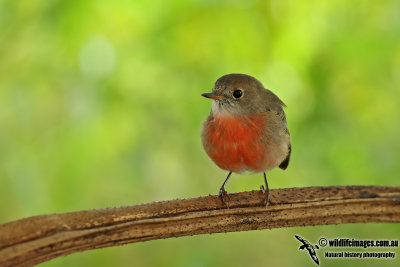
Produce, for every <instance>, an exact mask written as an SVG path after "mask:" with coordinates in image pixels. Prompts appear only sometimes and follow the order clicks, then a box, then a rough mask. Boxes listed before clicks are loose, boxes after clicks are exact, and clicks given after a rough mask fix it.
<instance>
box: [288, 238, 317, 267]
mask: <svg viewBox="0 0 400 267" xmlns="http://www.w3.org/2000/svg"><path fill="white" fill-rule="evenodd" d="M294 236H295V237H296V239H297V240H299V241H300V242H301V243H303V245H301V246H300V247H299V249H302V250H304V249H306V250H307V251H308V254H309V255H310V257H311V259H312V260H313V261H314V262H315V263H316V264H317V265H319V259H318V257H317V253H316V252H315V250H316V249H319V247H318V245H315V246H313V245H312V244H311V243H310V242H308V241H307V240H305V239H303V238H301V237H300V236H298V235H294Z"/></svg>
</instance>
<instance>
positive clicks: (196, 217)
mask: <svg viewBox="0 0 400 267" xmlns="http://www.w3.org/2000/svg"><path fill="white" fill-rule="evenodd" d="M230 196H231V200H229V206H230V208H229V209H226V208H225V206H224V205H223V204H222V202H221V200H220V199H219V198H218V197H217V196H206V197H198V198H192V199H181V200H171V201H163V202H154V203H149V204H142V205H136V206H127V207H119V208H109V209H101V210H87V211H77V212H69V213H60V214H48V215H40V216H34V217H30V218H25V219H21V220H18V221H13V222H9V223H6V224H2V225H0V265H1V266H31V265H33V264H38V263H40V262H44V261H47V260H50V259H53V258H56V257H58V256H61V255H67V254H71V253H73V252H77V251H84V250H89V249H95V248H103V247H110V246H116V245H122V244H128V243H134V242H141V241H147V240H153V239H160V238H169V237H178V236H188V235H198V234H205V233H220V232H234V231H247V230H255V229H265V228H269V229H270V228H280V227H293V226H307V225H327V224H342V223H357V222H400V187H388V186H347V187H310V188H289V189H277V190H271V205H270V206H268V208H266V207H265V206H264V205H262V202H263V195H262V194H261V192H260V191H252V192H241V193H235V194H231V195H230Z"/></svg>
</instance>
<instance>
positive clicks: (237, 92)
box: [233, 89, 243, 98]
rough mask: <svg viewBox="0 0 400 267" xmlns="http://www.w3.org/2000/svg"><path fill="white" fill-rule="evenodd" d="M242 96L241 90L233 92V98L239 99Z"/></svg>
mask: <svg viewBox="0 0 400 267" xmlns="http://www.w3.org/2000/svg"><path fill="white" fill-rule="evenodd" d="M242 96H243V91H242V90H239V89H238V90H235V91H233V97H234V98H241V97H242Z"/></svg>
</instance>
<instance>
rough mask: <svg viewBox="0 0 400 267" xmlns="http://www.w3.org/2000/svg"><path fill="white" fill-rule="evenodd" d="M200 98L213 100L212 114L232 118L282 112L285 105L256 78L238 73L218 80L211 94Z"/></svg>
mask: <svg viewBox="0 0 400 267" xmlns="http://www.w3.org/2000/svg"><path fill="white" fill-rule="evenodd" d="M202 96H204V97H207V98H211V99H213V100H214V101H213V105H212V113H213V114H229V115H232V116H236V115H246V114H252V113H260V112H265V111H272V110H273V111H282V107H283V106H285V104H284V103H283V102H282V101H281V100H280V99H279V98H278V97H277V96H276V95H275V94H274V93H272V92H271V91H270V90H268V89H265V88H264V86H263V85H262V84H261V82H260V81H258V80H257V79H256V78H254V77H252V76H249V75H246V74H240V73H232V74H227V75H224V76H222V77H221V78H219V79H218V80H217V81H216V82H215V85H214V88H213V90H212V92H211V93H205V94H202Z"/></svg>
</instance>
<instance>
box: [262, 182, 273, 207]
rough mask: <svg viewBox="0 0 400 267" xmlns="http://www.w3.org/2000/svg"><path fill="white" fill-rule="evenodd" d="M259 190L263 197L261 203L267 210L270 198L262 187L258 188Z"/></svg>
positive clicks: (267, 191)
mask: <svg viewBox="0 0 400 267" xmlns="http://www.w3.org/2000/svg"><path fill="white" fill-rule="evenodd" d="M260 190H261V192H262V193H263V194H264V196H265V198H264V201H263V203H264V204H265V207H266V208H268V206H269V204H270V202H271V201H270V196H269V190H266V189H265V187H264V186H263V185H261V186H260Z"/></svg>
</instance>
